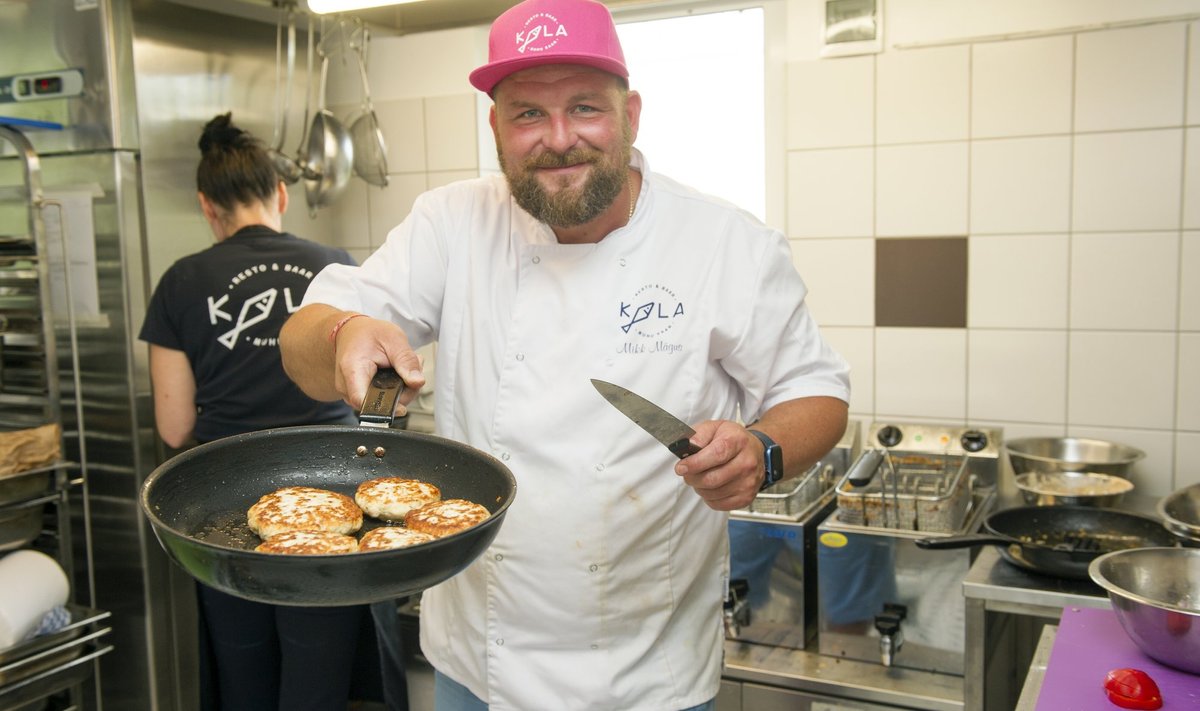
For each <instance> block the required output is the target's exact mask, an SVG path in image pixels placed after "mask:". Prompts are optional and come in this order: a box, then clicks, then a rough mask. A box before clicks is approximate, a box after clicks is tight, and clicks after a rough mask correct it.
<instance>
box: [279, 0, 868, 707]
mask: <svg viewBox="0 0 1200 711" xmlns="http://www.w3.org/2000/svg"><path fill="white" fill-rule="evenodd" d="M470 79H471V82H472V84H473V85H474V86H475V87H476V88H478V89H479V90H480V91H483V92H485V93H487V94H488V95H489V96H491V97H492V100H493V102H494V103H493V106H492V109H491V113H490V123H491V126H492V130H493V133H494V136H495V139H496V147H497V151H498V154H499V158H500V164H501V166H502V167H503V172H504V175H503V177H500V176H492V177H484V178H479V179H475V180H467V181H463V182H459V183H454V184H451V185H447V186H444V187H440V188H437V189H435V190H431V191H429V192H427V193H425V194H424V195H422V196H421V197H419V198H418V199H417V200H416V202H415V204H414V205H413V209H412V212H411V214H410V215H409V216H408V217H407V218H406V219H405V220H404V221H403V222H402V223H401V224H400V225H398V226H397V227H396V228H395V229H393V230H392V231H391V232H390V233H389V235H388V238H387V242H386V243H385V244H384V245H383V246H382V247H381V248H380V249H379V250H378V251H377V252H376V253H375V254H373V255H372V256H371V257H369V258H368V259H367V260H366V261H365V262H364V263H363V264H362V266H361V267H358V268H351V267H345V268H344V267H330V268H328V269H326V270H324V271H323V272H321V274H319V275H318V276H317V277H316V278H315V279H314V280H313V283H312V285H311V286H310V287H309V289H308V292H307V295H306V296H305V301H304V303H305V306H304V307H303V308H302V309H301V310H300V311H299V312H297V313H296V314H295V315H294V316H293V317H292V318H291V320H289V322H288V323H287V325H286V326H285V327H284V330H283V333H282V334H281V337H280V346H281V349H282V352H283V355H284V366H285V368H286V369H287V371H288V373H289V374H290V375H291V377H292V378H293V379H294V380H295V381H296V382H297V383H298V384H299V385H300V386H301V387H302V388H303V389H304V390H305V392H307V393H308V394H309V395H310V396H312V397H315V398H318V399H327V400H333V399H345V400H346V401H347V402H349V403H350V404H352V405H354V406H356V407H358V406H359V405H360V404H361V402H362V399H363V395H364V393H365V391H366V388H367V384H368V383H369V381H370V379H371V377H372V375H373V374H374V373H375V371H376V370H377V369H378V368H393V369H395V370H396V372H397V373H399V374H400V375H401V377H402V378H403V379H404V381H405V391H404V393H403V395H402V396H401V398H400V402H401V405H407V404H408V403H409V402H411V401H412V398H414V397H415V396H416V394H417V392H418V391H419V390H420V389H421V388H422V387H424V386H425V385H426V382H425V376H424V374H423V372H422V369H421V363H420V361H419V359H418V358H417V355H416V354H415V353H414V351H413V349H414V348H415V347H420V346H421V345H423V344H426V343H430V342H432V341H437V342H438V348H437V373H438V383H437V388H436V389H435V391H434V412H435V417H434V420H435V428H436V431H437V433H438V434H439V435H442V436H444V437H449V438H452V439H455V440H458V441H460V442H464V443H466V444H468V445H471V446H473V447H476V448H478V449H481V450H483V451H485V452H488V453H490V454H492V455H494V456H495V457H496V458H498V459H499V460H501V461H502V462H503V463H504V464H505V465H506V466H508V467H509V468H510V469H511V470H512V472H513V474H514V476H515V477H516V479H517V486H518V489H517V495H516V497H515V499H514V501H513V503H512V505H511V506H510V508H509V509H508V512H507V514H506V518H505V520H504V522H503V526H502V528H501V529H500V531H499V532H498V533H497V535H496V538H495V540H494V541H493V542H492V544H491V546H490V547H489V548H488V550H487V551H486V552H485V553H484V554H483V555H482V556H480V557H479V558H478V559H477V560H476V561H474V562H473V563H472V564H471V565H470V566H469V567H468V568H467V569H466V570H464V571H463V572H462V573H460V574H458V575H456V576H454V577H452V578H450V579H449V580H447V581H446V582H444V583H441V584H439V585H437V586H435V587H433V588H430V589H429V590H426V591H425V592H424V593H423V595H422V602H421V621H420V625H421V632H420V634H421V649H422V652H423V654H424V655H425V657H426V658H428V659H429V661H430V662H431V663H432V665H433V666H434V669H435V672H436V675H435V679H436V681H435V705H436V708H437V709H438V711H463V710H466V709H487V708H490V709H514V710H519V711H534V710H540V709H555V710H556V711H559V710H567V711H571V710H576V709H580V710H582V709H600V710H609V709H624V710H629V711H633V710H639V709H640V710H645V711H668V710H674V711H678V710H681V709H712V708H713V704H714V702H713V699H714V697H715V696H716V694H717V690H718V688H719V685H720V675H721V660H722V651H723V642H724V634H723V627H722V619H721V612H722V609H721V608H722V600H723V598H724V594H725V580H726V576H727V571H728V563H729V561H728V540H727V534H726V523H727V519H728V513H727V512H728V511H730V510H732V509H735V508H740V507H744V506H746V505H747V504H749V503H750V501H751V500H752V499H753V498H754V497H755V495H756V494H757V493H758V492H759V491H760V489H761V488H763V487H765V486H768V485H770V484H773V483H775V482H776V481H778V480H779V478H780V477H787V476H798V475H800V474H802V473H804V472H805V471H806V470H807V469H808V467H809V466H811V465H812V464H813V463H814V462H816V461H817V460H818V459H820V458H821V457H822V456H824V454H825V453H826V452H828V451H829V450H830V449H831V448H832V447H833V446H834V445H835V444H836V443H837V442H838V440H839V439H840V437H841V435H842V433H843V431H844V429H845V426H846V416H847V415H846V413H847V403H848V402H849V396H850V389H849V377H848V370H849V369H848V367H847V365H846V363H845V361H844V360H843V359H842V358H841V357H840V356H839V355H838V354H837V353H836V352H834V351H833V349H832V348H830V347H829V345H828V344H827V343H826V342H825V341H824V339H823V338H822V337H821V335H820V333H819V331H818V329H817V326H816V324H815V322H814V321H813V319H812V316H811V314H810V313H809V311H808V308H807V307H806V305H805V302H804V297H805V294H806V288H805V285H804V282H803V281H802V280H801V278H800V276H799V274H798V273H797V272H796V269H795V267H794V266H793V264H792V260H791V256H790V252H789V248H788V242H787V239H786V238H785V237H784V236H783V235H782V234H781V233H780V232H779V231H777V230H774V229H771V228H768V227H766V226H764V225H763V224H761V223H759V222H758V221H757V220H756V219H755V218H754V217H753V216H751V215H749V214H748V213H746V212H744V211H742V210H739V209H737V208H736V207H734V206H732V205H729V204H728V203H726V202H724V201H722V200H719V199H716V198H712V197H709V196H706V195H702V194H700V193H699V192H697V191H695V190H693V189H691V188H688V187H685V186H684V185H682V184H680V183H678V182H675V181H674V180H671V179H670V178H667V177H665V176H663V175H659V174H656V173H654V172H652V171H651V170H650V168H649V164H648V163H647V161H646V158H645V157H644V156H643V155H642V154H641V152H640V151H638V150H636V149H634V148H633V143H634V142H635V141H636V139H637V131H638V120H639V118H640V115H641V111H642V98H641V96H640V95H639V94H638V93H637V92H636V91H631V90H630V89H629V87H628V79H629V72H628V70H627V68H626V66H625V60H624V55H623V53H622V51H621V46H620V42H619V40H618V38H617V33H616V28H615V26H614V25H613V21H612V17H611V15H610V14H609V12H608V10H607V9H606V8H605V7H604V5H602V4H600V3H599V2H594V0H526V2H522V3H520V4H518V5H516V6H515V7H513V8H511V9H509V10H508V11H506V12H505V13H504V14H503V15H501V16H500V17H499V18H498V19H497V20H496V22H495V23H494V24H493V25H492V31H491V35H490V41H489V61H488V63H487V64H486V65H484V66H482V67H480V68H479V69H477V70H475V71H474V72H472V73H471V76H470ZM592 378H600V379H603V380H607V381H610V382H614V383H618V384H620V385H623V386H625V387H628V388H630V389H632V390H634V391H636V392H638V393H641V394H643V395H645V396H648V397H649V398H650V399H652V400H655V401H656V402H658V403H659V404H660V405H661V406H662V407H663V408H664V409H666V410H668V411H670V412H672V413H674V414H676V415H678V416H679V417H681V418H684V419H685V420H687V421H688V422H689V423H692V428H693V429H694V430H695V434H694V435H692V436H691V438H690V449H691V450H692V451H694V453H692V454H690V455H689V456H686V458H684V459H677V458H676V456H675V455H674V454H673V453H672V451H670V450H668V449H667V448H666V447H663V446H662V445H660V444H659V442H657V441H656V440H655V439H653V438H651V437H649V436H648V435H646V434H645V433H644V432H642V431H640V430H638V429H637V428H636V427H634V426H633V425H632V424H631V423H630V422H629V420H628V419H626V418H625V417H623V416H622V415H621V414H620V413H618V412H617V411H616V410H614V409H613V408H611V407H609V406H608V405H607V404H606V403H605V402H604V400H603V399H602V398H601V397H600V396H599V395H598V394H597V393H596V392H595V390H594V389H593V387H592V384H591V383H590V379H592ZM745 423H749V424H745Z"/></svg>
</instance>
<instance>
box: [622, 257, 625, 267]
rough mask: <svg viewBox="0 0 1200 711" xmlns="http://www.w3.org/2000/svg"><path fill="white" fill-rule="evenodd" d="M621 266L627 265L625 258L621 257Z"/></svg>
mask: <svg viewBox="0 0 1200 711" xmlns="http://www.w3.org/2000/svg"><path fill="white" fill-rule="evenodd" d="M621 266H625V258H624V257H621Z"/></svg>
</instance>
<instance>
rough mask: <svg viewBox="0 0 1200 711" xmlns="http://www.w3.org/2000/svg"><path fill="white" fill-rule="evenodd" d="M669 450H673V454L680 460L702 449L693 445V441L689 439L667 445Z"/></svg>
mask: <svg viewBox="0 0 1200 711" xmlns="http://www.w3.org/2000/svg"><path fill="white" fill-rule="evenodd" d="M667 449H669V450H671V453H672V454H674V455H675V456H676V457H679V458H680V459H685V458H687V457H689V456H691V455H693V454H695V453H696V452H699V451H700V448H699V447H697V446H696V445H694V444H692V441H691V440H689V439H681V440H678V441H675V442H672V443H671V444H669V445H667Z"/></svg>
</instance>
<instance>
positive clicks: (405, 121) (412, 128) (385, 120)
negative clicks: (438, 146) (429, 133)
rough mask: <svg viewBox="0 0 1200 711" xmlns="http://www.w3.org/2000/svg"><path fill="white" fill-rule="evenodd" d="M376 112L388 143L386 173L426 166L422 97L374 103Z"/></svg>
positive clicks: (418, 169)
mask: <svg viewBox="0 0 1200 711" xmlns="http://www.w3.org/2000/svg"><path fill="white" fill-rule="evenodd" d="M375 116H376V118H378V119H379V127H380V130H382V131H383V142H384V144H385V145H386V146H387V153H388V172H389V173H415V172H419V171H422V170H425V143H426V139H425V113H424V101H422V100H421V99H393V100H390V101H379V102H376V104H375Z"/></svg>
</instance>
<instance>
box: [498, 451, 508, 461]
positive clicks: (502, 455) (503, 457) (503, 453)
mask: <svg viewBox="0 0 1200 711" xmlns="http://www.w3.org/2000/svg"><path fill="white" fill-rule="evenodd" d="M508 456H509V455H508V452H501V453H500V458H501V459H503V460H504V461H506V462H507V461H508Z"/></svg>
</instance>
